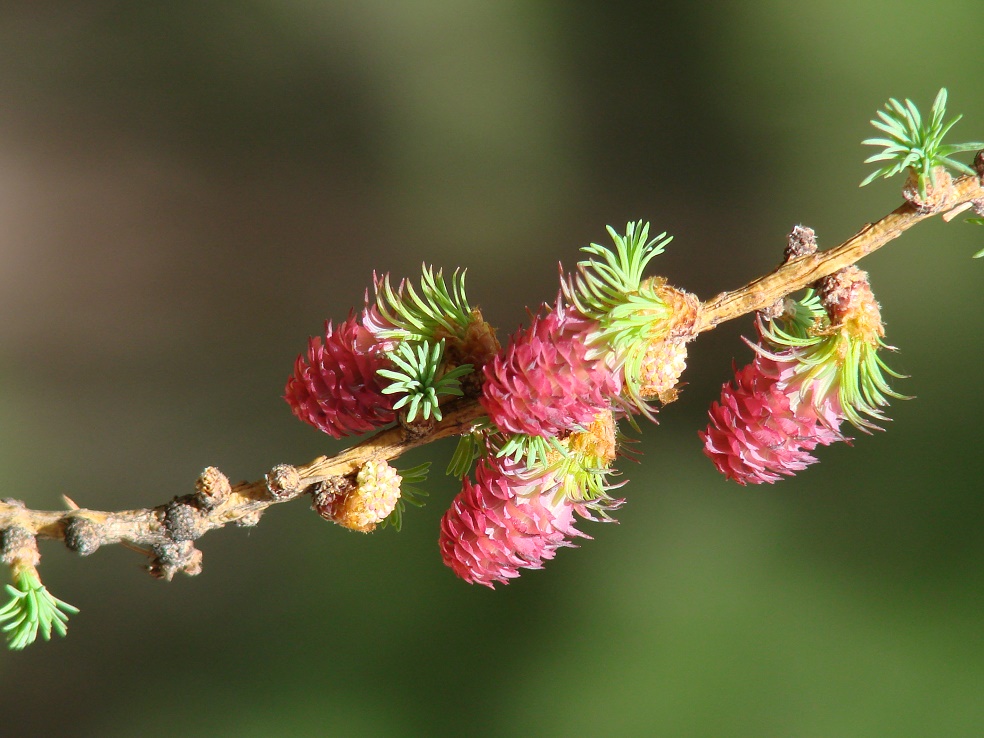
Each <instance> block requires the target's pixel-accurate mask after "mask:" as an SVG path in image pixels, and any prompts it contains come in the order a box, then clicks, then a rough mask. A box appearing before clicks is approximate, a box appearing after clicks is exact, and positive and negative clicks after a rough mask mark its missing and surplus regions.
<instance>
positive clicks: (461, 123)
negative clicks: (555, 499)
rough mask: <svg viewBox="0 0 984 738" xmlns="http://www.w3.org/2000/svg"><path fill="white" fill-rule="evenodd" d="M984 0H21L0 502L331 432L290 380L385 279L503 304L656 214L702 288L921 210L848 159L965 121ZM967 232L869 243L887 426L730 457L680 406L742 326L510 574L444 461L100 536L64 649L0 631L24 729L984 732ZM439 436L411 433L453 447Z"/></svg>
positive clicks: (6, 77)
mask: <svg viewBox="0 0 984 738" xmlns="http://www.w3.org/2000/svg"><path fill="white" fill-rule="evenodd" d="M979 10H980V7H979V0H938V1H937V2H935V3H933V4H932V6H927V5H926V4H925V3H923V2H914V1H910V0H904V1H901V2H899V1H895V2H886V1H884V0H883V1H874V0H852V1H851V2H846V1H843V2H841V1H831V2H824V1H821V2H815V3H785V2H776V1H775V0H750V1H749V2H742V3H734V2H697V3H675V4H662V3H646V2H619V1H617V0H606V1H605V2H600V1H599V2H557V1H553V2H549V1H543V2H533V1H531V0H527V1H526V2H522V1H520V0H505V1H502V2H496V3H476V2H446V1H440V0H413V1H412V2H384V1H382V0H348V1H338V2H315V1H313V0H306V1H305V0H236V1H234V2H233V1H232V0H220V1H218V2H210V3H197V2H171V3H150V2H110V1H103V2H81V3H77V2H63V3H48V2H41V3H29V2H24V3H5V4H3V6H2V8H0V306H2V309H0V461H2V473H3V478H4V490H3V494H4V495H7V496H12V497H16V498H20V499H23V500H25V501H26V502H27V503H28V504H29V505H30V506H32V507H36V508H56V507H59V506H60V505H61V498H60V495H62V494H68V495H69V496H70V497H72V498H73V499H75V500H76V501H77V502H78V503H79V504H81V505H83V506H86V507H92V508H103V509H105V508H111V509H120V508H129V507H141V506H148V505H154V504H159V503H161V502H163V501H165V500H167V499H168V498H169V497H171V496H172V495H175V494H183V493H185V492H188V491H190V489H191V486H192V484H193V482H194V479H195V477H196V476H197V474H198V472H199V471H200V470H201V469H202V468H203V467H204V466H206V465H216V466H219V467H220V468H222V469H223V470H224V471H226V473H227V474H229V476H230V477H232V478H233V479H234V480H236V479H247V478H248V479H254V478H258V477H259V476H260V475H261V474H262V473H263V472H264V471H265V470H266V469H268V468H269V467H270V466H271V465H273V464H275V463H280V462H294V463H301V462H305V461H308V460H309V459H311V458H313V457H315V456H317V455H319V454H322V453H332V452H335V451H338V450H340V449H341V448H343V445H342V444H341V443H340V442H333V441H332V439H330V438H328V437H326V436H323V435H321V434H318V433H317V432H316V431H314V430H312V429H310V428H308V427H306V426H304V425H302V424H301V423H299V422H297V421H296V420H295V419H294V418H293V416H292V415H291V414H290V412H289V409H288V408H287V406H286V404H284V402H283V401H282V400H281V398H280V394H281V392H282V389H283V384H284V381H285V379H286V377H287V375H288V373H289V372H290V370H291V366H292V362H293V360H294V357H295V356H296V354H297V353H298V352H299V351H301V350H302V349H303V347H304V344H305V341H306V339H307V337H308V336H309V335H311V334H315V333H317V332H318V331H319V330H320V329H321V326H322V321H323V320H324V319H325V318H327V317H331V316H333V317H335V318H336V319H338V318H343V317H345V315H346V314H347V312H348V310H349V309H350V307H352V306H358V305H361V300H362V296H363V292H364V290H365V288H366V286H367V285H368V284H369V282H370V276H371V274H372V271H373V270H379V271H385V270H388V271H391V272H393V273H394V274H396V275H414V274H416V273H417V272H418V270H419V265H420V263H421V262H422V261H426V262H428V263H434V264H437V265H445V266H447V267H448V268H452V267H455V266H462V267H467V268H468V280H469V296H470V298H471V299H472V301H473V302H474V303H478V304H479V305H481V307H482V308H483V310H484V312H485V314H486V316H487V318H488V319H489V320H490V321H491V322H492V323H493V324H494V325H497V326H498V327H499V328H500V335H501V336H503V337H504V336H506V335H508V334H511V333H512V332H513V331H514V330H515V328H516V327H517V326H518V325H519V324H520V323H521V322H522V321H523V320H524V319H525V317H526V313H525V306H526V305H532V306H535V305H536V304H538V303H539V302H540V301H542V300H548V299H550V298H551V297H552V296H553V295H554V294H555V291H556V289H557V266H556V265H557V262H558V261H559V260H562V261H563V262H564V263H565V264H567V265H571V264H573V262H574V261H575V260H576V258H577V248H578V247H580V246H582V245H585V244H587V243H588V242H590V241H601V240H603V239H605V238H606V236H605V232H604V226H605V225H606V224H609V223H611V224H614V225H616V226H619V227H621V225H623V224H624V223H625V222H626V221H628V220H630V219H637V218H645V219H649V220H652V221H653V222H654V225H655V226H656V227H657V230H664V229H665V230H667V231H669V232H670V233H672V234H674V235H675V236H676V240H675V241H674V242H673V244H672V245H671V246H670V248H669V250H668V252H667V253H666V254H665V255H664V256H661V257H659V259H658V260H657V262H656V264H655V265H654V266H655V268H656V269H657V270H658V271H659V272H660V273H662V274H664V275H666V276H667V277H668V278H669V279H670V281H671V282H672V283H674V284H677V285H679V286H682V287H685V288H687V289H689V290H691V291H695V292H697V293H698V294H699V295H701V296H702V297H705V298H706V297H709V296H711V295H712V294H715V293H716V292H718V291H720V290H723V289H728V288H733V287H737V286H739V285H740V284H742V283H744V282H746V281H748V280H749V279H751V278H753V277H755V276H757V275H759V274H760V273H764V272H765V271H767V270H769V269H770V268H772V266H774V265H775V264H776V263H777V260H778V259H779V258H780V255H781V251H782V248H783V245H784V236H785V234H786V233H787V232H788V231H789V229H790V228H791V227H792V226H793V225H794V224H796V223H804V224H806V225H809V226H812V227H813V228H815V229H816V230H817V232H818V234H819V238H820V241H821V245H822V246H831V245H834V244H836V243H838V242H840V241H842V240H843V239H845V238H847V237H848V236H850V235H851V234H852V233H854V232H855V231H856V230H857V229H858V228H859V227H860V226H861V225H863V224H864V223H866V222H868V221H870V220H874V219H876V218H878V217H880V216H881V215H883V214H884V213H886V212H888V211H890V210H892V209H893V208H894V207H896V205H897V204H898V203H899V202H900V196H899V186H900V182H899V181H893V182H891V183H886V182H881V181H880V182H879V183H877V184H874V185H872V186H871V187H868V188H865V189H863V190H859V189H858V187H857V183H858V182H859V181H860V180H861V179H862V178H863V177H864V176H865V174H866V173H867V171H868V168H867V167H865V166H864V165H862V163H861V162H862V160H863V159H864V158H865V157H866V156H867V155H868V153H869V151H867V150H865V149H864V148H863V147H861V146H860V145H859V142H860V141H861V139H863V138H865V137H867V136H868V135H870V133H871V129H870V127H869V126H868V120H869V118H871V117H872V116H873V115H874V112H875V110H876V109H878V108H879V107H880V106H881V105H882V104H883V103H884V102H885V101H886V100H887V99H888V97H890V96H897V97H902V96H909V97H912V98H913V99H914V100H916V101H917V102H918V103H920V105H921V106H922V107H924V108H928V106H929V104H930V102H931V101H932V99H933V96H934V95H935V93H936V91H937V90H938V89H939V87H941V86H944V85H945V86H947V87H948V88H949V89H950V100H951V110H952V111H953V112H954V113H956V112H963V113H964V114H965V120H964V121H962V122H961V123H959V124H958V125H957V127H956V129H955V131H954V140H958V141H959V140H973V139H978V140H979V139H981V138H982V137H984V98H982V96H981V94H980V92H981V87H980V72H981V64H982V61H984V51H982V47H981V43H980V24H979V23H978V22H977V18H978V16H979ZM982 241H984V229H974V228H971V227H969V226H964V225H960V224H959V223H958V222H955V223H952V224H949V225H944V224H942V223H940V222H931V223H927V224H923V225H920V226H919V227H918V228H917V229H915V230H914V231H912V232H910V233H909V234H907V235H906V236H904V237H903V238H902V239H901V240H900V241H898V242H896V243H893V244H892V245H891V246H890V247H889V248H887V249H885V250H883V251H882V252H879V253H877V254H875V255H874V256H872V257H870V258H869V259H867V260H866V261H865V262H864V263H863V266H864V267H865V268H867V269H868V270H870V272H871V274H872V279H873V284H874V287H875V291H876V295H877V296H878V297H879V299H880V300H881V302H882V305H883V310H884V317H885V320H886V321H887V324H888V330H889V335H888V338H889V340H890V341H891V342H892V343H893V344H895V345H897V346H899V347H900V348H901V352H900V353H899V354H898V355H895V356H893V357H891V364H892V365H893V366H894V367H895V368H897V369H898V370H900V371H902V372H904V373H906V374H908V375H910V377H911V378H910V379H907V380H905V381H902V382H899V383H897V385H896V386H897V388H898V389H900V390H901V391H903V392H905V393H908V394H911V395H915V396H916V397H917V399H915V400H912V401H908V402H901V401H900V402H896V403H895V405H894V406H893V408H892V416H893V418H894V421H893V422H892V423H891V424H890V425H889V427H888V429H887V432H885V433H878V434H875V435H873V436H870V437H868V436H865V437H861V438H858V439H857V441H856V443H855V444H854V447H853V448H849V447H847V446H843V447H841V448H829V449H825V450H822V453H821V456H822V463H821V464H819V465H818V466H816V467H814V468H811V469H810V470H809V472H807V473H804V474H802V475H801V476H800V477H799V478H796V479H791V480H788V481H784V482H782V483H781V484H778V485H775V486H765V487H764V488H754V489H746V488H741V487H738V486H736V485H734V484H731V483H726V482H725V481H724V480H723V479H722V478H720V477H719V476H718V475H717V474H716V472H715V471H714V469H713V467H712V466H711V465H710V464H709V463H708V461H707V460H706V459H705V458H704V456H703V455H702V453H701V449H700V444H699V442H698V439H697V436H696V432H697V430H698V429H699V428H701V427H703V425H704V424H705V418H706V415H705V413H706V408H707V405H708V404H709V402H710V401H711V400H712V399H714V398H715V397H716V396H717V394H718V391H719V387H720V385H721V383H722V382H724V381H725V380H726V379H727V378H728V375H729V372H730V364H731V359H732V357H735V358H736V359H737V360H738V361H739V363H744V362H745V361H747V359H748V358H749V352H748V350H747V349H746V348H745V347H744V346H743V345H742V344H741V343H740V341H739V336H740V335H741V334H742V333H745V334H748V333H749V331H750V330H751V328H750V322H748V321H742V322H743V324H742V325H737V324H735V325H727V326H723V327H721V328H719V329H718V330H716V331H714V332H712V333H710V334H705V335H704V336H702V337H701V339H700V340H699V341H698V342H697V343H696V344H694V345H693V347H692V351H691V358H690V369H689V371H688V374H687V375H686V380H687V381H688V383H689V384H688V385H687V387H686V389H685V390H684V392H683V394H682V397H681V399H680V400H679V401H678V402H677V403H676V404H674V405H671V406H669V407H667V408H666V409H665V410H664V412H662V413H661V422H660V425H659V426H649V427H645V428H644V430H643V433H642V436H641V440H640V443H639V446H638V447H639V449H641V451H642V460H641V463H639V464H626V465H624V467H623V468H624V472H625V476H626V477H627V478H628V479H629V480H630V482H629V485H628V486H627V487H626V488H625V490H624V492H625V494H626V496H627V497H628V499H629V502H628V504H627V505H626V507H625V508H623V510H622V511H621V512H620V513H619V515H618V517H619V519H620V523H619V524H618V525H599V524H591V523H585V524H583V526H582V527H584V528H585V529H586V530H587V532H589V533H590V534H591V535H592V536H593V537H594V539H593V540H591V541H586V542H584V543H583V545H582V546H581V547H580V548H579V549H576V550H564V551H561V552H560V554H559V556H558V558H557V559H556V560H555V561H553V562H551V563H550V564H549V565H548V567H547V569H546V570H545V571H542V572H528V573H526V574H524V576H523V577H522V578H520V579H519V580H517V581H516V582H514V583H513V584H511V585H510V586H508V587H500V588H499V589H497V590H496V591H494V592H492V591H488V590H486V589H484V588H479V587H470V586H468V585H465V584H463V583H462V582H460V581H458V580H457V579H455V578H454V576H453V575H452V574H451V573H450V571H449V570H448V569H446V568H445V567H443V566H442V565H441V562H440V557H439V554H438V551H437V545H436V541H437V533H438V521H439V519H440V516H441V514H442V513H443V511H444V509H445V507H446V506H447V503H448V501H449V500H450V499H451V497H452V496H453V494H454V493H455V491H456V485H455V484H454V483H453V482H452V481H451V480H448V479H446V478H443V477H442V476H440V474H435V475H434V476H433V477H432V480H431V482H430V483H429V485H428V487H429V490H430V492H431V498H430V504H429V505H428V506H427V507H425V508H424V509H423V510H421V511H416V512H413V513H412V514H411V515H410V516H409V517H408V519H407V522H406V525H405V527H404V530H403V532H402V533H400V534H395V533H393V532H392V531H384V532H380V533H378V534H376V535H372V536H362V535H358V534H353V533H349V532H347V531H344V530H342V529H339V528H337V527H334V526H331V525H329V524H327V523H325V522H323V521H322V520H320V519H319V518H318V517H317V516H316V515H314V514H313V513H312V512H311V511H310V510H309V509H307V505H306V504H305V503H303V502H298V503H294V504H291V505H284V506H280V507H278V508H275V509H273V510H271V511H270V512H268V514H267V515H266V517H265V519H264V520H263V522H262V524H261V525H260V526H259V527H257V528H255V529H252V530H250V531H246V530H242V529H229V530H223V531H221V532H216V533H212V534H210V535H208V536H207V537H206V538H204V539H203V540H202V541H201V547H202V548H203V550H204V553H205V571H204V573H203V574H202V575H201V576H199V577H197V578H194V579H189V578H180V579H179V580H175V581H174V582H172V583H170V584H164V583H161V582H157V581H153V580H151V579H150V578H149V577H148V576H146V574H144V573H143V572H141V570H140V568H139V564H140V561H139V560H138V559H139V557H137V556H136V555H134V554H133V553H131V552H129V551H126V550H123V549H121V548H120V547H112V549H103V550H100V551H99V552H98V553H97V554H96V555H94V556H93V557H91V558H89V559H86V560H79V559H77V558H76V557H74V556H72V555H71V554H69V553H68V552H67V551H65V550H64V549H63V548H62V547H60V546H59V545H57V544H55V543H51V542H49V543H47V544H45V545H43V547H42V553H43V556H44V560H43V562H42V568H41V571H42V574H43V575H44V577H45V580H46V582H47V583H48V585H49V586H50V587H51V589H52V590H53V591H54V593H55V594H57V595H58V596H60V597H62V598H64V599H66V600H68V601H69V602H72V603H74V604H76V605H78V606H79V607H81V609H82V612H81V614H80V615H78V616H76V617H75V618H73V620H72V622H71V626H70V634H69V637H68V638H67V639H64V640H61V639H59V640H57V642H52V643H49V644H44V643H39V644H37V645H36V646H34V647H32V648H30V649H28V650H27V651H26V652H24V653H4V654H2V655H0V721H2V727H0V731H2V732H3V734H4V735H11V736H33V735H39V736H40V735H66V736H99V737H103V736H132V735H140V736H178V735H180V736H213V735H236V736H269V735H299V736H300V735H312V736H322V735H325V736H363V735H365V736H517V735H537V736H580V735H618V736H759V737H760V736H790V737H793V736H795V737H806V736H818V737H819V736H824V737H826V736H861V735H864V736H871V735H877V736H888V735H891V736H979V735H981V734H982V732H984V641H982V632H984V594H982V590H984V535H982V524H984V495H982V491H984V490H982V489H981V479H982V477H984V462H982V453H981V442H982V433H981V423H982V416H984V401H982V399H981V379H980V378H981V362H982V359H984V356H982V348H981V338H980V337H981V335H982V331H984V325H982V310H981V308H982V304H981V298H980V295H981V285H982V284H984V263H982V262H980V261H972V260H971V259H970V255H971V254H972V253H974V252H975V251H977V250H978V249H980V248H981V247H982V246H984V243H982ZM451 450H452V444H450V443H449V442H446V443H442V444H437V445H435V446H432V447H429V448H426V449H424V450H421V451H418V452H415V453H414V454H412V455H411V457H410V458H408V459H405V460H403V462H402V463H403V464H404V465H409V464H413V463H419V462H420V461H423V460H428V459H431V460H434V461H435V470H437V469H439V468H443V466H444V465H445V464H446V462H447V460H448V458H449V456H450V453H451Z"/></svg>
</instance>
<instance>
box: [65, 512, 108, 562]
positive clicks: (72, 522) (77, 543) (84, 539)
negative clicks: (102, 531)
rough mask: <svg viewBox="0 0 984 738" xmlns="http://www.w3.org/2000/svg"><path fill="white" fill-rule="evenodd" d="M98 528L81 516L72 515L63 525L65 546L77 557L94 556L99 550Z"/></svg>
mask: <svg viewBox="0 0 984 738" xmlns="http://www.w3.org/2000/svg"><path fill="white" fill-rule="evenodd" d="M99 538H100V535H99V526H97V525H96V524H95V523H94V522H93V521H91V520H89V519H88V518H84V517H82V516H81V515H73V516H72V517H70V518H69V519H68V521H67V522H66V523H65V546H66V547H67V548H68V550H69V551H74V552H75V553H77V554H78V555H79V556H89V555H90V554H94V553H95V552H96V550H97V549H98V548H99Z"/></svg>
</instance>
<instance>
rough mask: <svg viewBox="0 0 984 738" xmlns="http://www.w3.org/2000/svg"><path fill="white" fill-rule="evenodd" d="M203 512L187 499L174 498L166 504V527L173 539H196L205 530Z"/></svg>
mask: <svg viewBox="0 0 984 738" xmlns="http://www.w3.org/2000/svg"><path fill="white" fill-rule="evenodd" d="M203 522H204V520H203V518H202V514H201V513H200V512H199V511H198V510H197V509H195V508H194V507H193V506H191V505H189V504H188V502H187V501H186V500H179V499H174V500H171V501H170V502H169V503H167V505H165V506H164V529H165V530H166V531H167V534H168V536H170V538H171V540H173V541H194V540H195V539H196V538H198V537H200V536H201V535H202V533H204V532H205V531H204V530H203V525H202V524H203Z"/></svg>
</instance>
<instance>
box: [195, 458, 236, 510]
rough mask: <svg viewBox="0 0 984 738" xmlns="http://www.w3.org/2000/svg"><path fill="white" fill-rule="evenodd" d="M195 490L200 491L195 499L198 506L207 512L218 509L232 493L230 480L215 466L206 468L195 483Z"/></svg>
mask: <svg viewBox="0 0 984 738" xmlns="http://www.w3.org/2000/svg"><path fill="white" fill-rule="evenodd" d="M195 488H196V489H197V490H198V494H197V495H195V498H196V500H197V502H198V504H199V505H201V507H202V508H204V509H206V510H211V509H212V508H215V507H218V506H219V505H220V504H221V503H222V502H223V501H224V500H225V499H226V498H228V497H229V493H230V492H232V485H231V484H229V478H228V477H226V475H225V474H223V473H222V472H220V471H219V470H218V469H216V468H215V467H214V466H208V467H205V470H204V471H203V472H202V473H201V475H200V476H199V477H198V480H197V481H196V482H195Z"/></svg>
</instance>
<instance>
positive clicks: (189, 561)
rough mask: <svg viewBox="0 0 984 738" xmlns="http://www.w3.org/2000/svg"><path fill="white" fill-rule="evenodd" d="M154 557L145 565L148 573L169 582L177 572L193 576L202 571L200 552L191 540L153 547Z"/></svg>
mask: <svg viewBox="0 0 984 738" xmlns="http://www.w3.org/2000/svg"><path fill="white" fill-rule="evenodd" d="M153 550H154V554H156V557H155V558H154V560H153V561H151V562H150V564H149V565H148V566H147V570H148V571H149V572H150V575H151V576H152V577H154V578H156V579H163V580H165V581H167V582H170V581H171V580H172V579H174V575H175V574H177V573H178V572H181V573H182V574H186V575H188V576H189V577H194V576H197V575H199V574H201V573H202V552H201V551H199V550H198V549H197V548H195V544H193V543H192V542H191V541H182V542H180V543H163V544H160V545H157V546H154V547H153Z"/></svg>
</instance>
